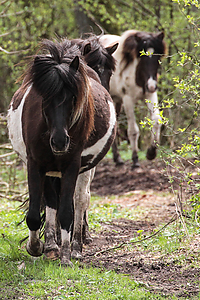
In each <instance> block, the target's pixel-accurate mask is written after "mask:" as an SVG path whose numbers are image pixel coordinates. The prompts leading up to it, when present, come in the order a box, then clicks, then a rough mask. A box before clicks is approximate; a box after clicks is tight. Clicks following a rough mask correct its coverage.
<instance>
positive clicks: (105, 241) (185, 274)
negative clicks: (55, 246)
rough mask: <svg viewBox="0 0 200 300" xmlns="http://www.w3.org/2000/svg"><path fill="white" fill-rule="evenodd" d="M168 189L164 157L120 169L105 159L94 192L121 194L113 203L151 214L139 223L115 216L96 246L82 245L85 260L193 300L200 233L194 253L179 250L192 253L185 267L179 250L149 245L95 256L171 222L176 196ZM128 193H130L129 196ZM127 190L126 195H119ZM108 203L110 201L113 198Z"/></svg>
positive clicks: (198, 272) (96, 239)
mask: <svg viewBox="0 0 200 300" xmlns="http://www.w3.org/2000/svg"><path fill="white" fill-rule="evenodd" d="M130 192H131V196H130ZM169 192H170V184H169V182H168V178H167V176H166V173H165V171H164V170H163V164H162V162H160V161H154V162H152V163H149V162H142V165H141V168H139V169H136V170H131V164H130V163H128V162H127V163H126V164H125V165H124V166H122V167H120V168H116V167H115V165H114V164H113V163H112V162H111V161H109V160H103V161H102V162H101V164H100V165H99V166H98V167H97V170H96V174H95V178H94V180H93V183H92V193H94V194H97V195H101V196H106V195H110V194H112V195H116V197H115V199H113V197H112V202H115V203H118V204H120V205H121V206H122V207H131V208H133V207H138V206H140V207H142V208H144V207H145V210H146V215H145V216H143V218H142V219H141V220H138V221H132V220H127V219H116V220H114V221H112V222H110V223H106V224H104V223H102V229H101V232H100V233H98V234H96V233H93V234H92V236H93V242H92V244H90V245H89V246H85V247H84V249H83V254H84V259H83V262H84V263H86V264H91V263H92V265H93V266H97V267H104V268H106V269H108V270H109V269H112V270H115V271H116V272H120V273H124V274H130V275H132V276H133V278H134V280H136V281H138V282H140V283H142V284H144V285H145V286H148V287H149V289H150V290H153V291H157V292H161V293H162V294H164V295H170V294H175V295H176V296H178V297H185V298H187V299H189V298H191V299H194V297H195V296H197V295H198V293H199V284H200V282H199V278H200V268H196V267H193V259H195V257H197V255H198V251H199V244H200V239H198V237H197V239H196V240H195V241H193V244H191V251H190V252H189V253H187V254H186V253H184V251H185V250H184V249H183V250H180V251H183V254H184V255H185V256H186V257H187V259H186V260H185V263H184V265H183V264H179V262H178V258H177V255H178V253H176V255H174V256H173V255H172V254H171V255H170V256H169V257H166V256H165V257H162V256H161V255H159V253H158V252H156V253H151V252H150V251H148V249H147V250H145V251H144V250H141V249H142V248H140V247H137V245H133V246H125V247H122V248H121V249H118V250H115V251H109V252H105V253H100V254H99V255H97V256H95V255H94V253H96V252H99V251H102V250H104V249H107V248H110V247H113V246H116V245H120V244H121V243H123V242H127V241H130V239H131V238H133V237H135V236H136V235H138V230H143V233H144V234H145V235H146V236H148V235H150V234H152V232H153V230H154V229H155V227H156V226H157V225H158V224H163V223H167V222H168V221H169V220H170V219H171V218H172V216H173V215H174V213H175V204H174V199H173V196H172V194H169ZM126 193H129V195H128V196H126ZM122 194H123V195H124V194H125V196H124V197H119V195H122ZM103 201H111V200H109V197H108V198H107V199H105V200H103ZM179 254H181V253H179Z"/></svg>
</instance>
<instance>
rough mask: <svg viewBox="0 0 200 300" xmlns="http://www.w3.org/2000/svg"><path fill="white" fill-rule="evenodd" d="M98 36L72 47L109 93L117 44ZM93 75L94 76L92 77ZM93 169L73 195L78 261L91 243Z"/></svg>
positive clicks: (80, 179) (74, 254)
mask: <svg viewBox="0 0 200 300" xmlns="http://www.w3.org/2000/svg"><path fill="white" fill-rule="evenodd" d="M99 39H100V36H96V35H90V37H89V38H86V39H74V40H72V41H71V43H72V45H73V44H76V45H77V46H78V47H79V49H80V51H81V54H82V55H83V56H84V59H85V61H86V63H87V65H88V66H90V67H91V68H92V70H94V71H95V72H96V73H94V72H93V73H91V74H90V70H91V69H90V68H89V69H88V72H89V73H88V74H89V75H90V76H92V78H94V79H95V80H97V81H98V82H101V84H102V85H103V87H104V88H106V89H107V90H108V91H109V82H110V77H111V75H112V73H113V72H114V70H115V59H114V58H113V56H112V54H113V53H114V51H115V50H116V48H117V46H118V43H114V45H112V46H111V47H106V48H105V47H104V46H103V45H102V44H101V43H100V41H99ZM94 75H95V76H94ZM94 173H95V168H93V169H91V170H89V171H87V172H84V173H82V174H80V175H79V176H78V179H77V183H76V189H75V195H74V205H75V215H74V228H73V237H72V243H71V244H72V249H73V250H72V258H75V259H80V258H81V257H82V244H83V242H84V243H85V244H88V243H90V242H91V241H92V238H91V236H90V233H89V228H88V208H89V201H90V185H91V182H92V179H93V177H94Z"/></svg>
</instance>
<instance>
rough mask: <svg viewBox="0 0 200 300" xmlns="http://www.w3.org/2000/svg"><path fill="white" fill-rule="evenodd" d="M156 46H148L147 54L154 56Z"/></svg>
mask: <svg viewBox="0 0 200 300" xmlns="http://www.w3.org/2000/svg"><path fill="white" fill-rule="evenodd" d="M154 51H155V50H154V48H148V49H147V55H148V56H149V57H152V55H153V54H154Z"/></svg>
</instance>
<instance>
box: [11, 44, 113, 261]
mask: <svg viewBox="0 0 200 300" xmlns="http://www.w3.org/2000/svg"><path fill="white" fill-rule="evenodd" d="M43 52H44V53H42V54H40V55H36V56H35V58H34V60H33V62H32V64H31V65H30V68H29V70H28V74H27V78H28V79H29V80H24V82H23V84H22V86H21V87H20V88H19V90H18V91H17V92H16V93H15V95H14V96H13V99H12V101H11V104H10V108H9V111H8V128H9V137H10V140H11V142H12V145H13V148H14V149H15V151H16V152H17V153H19V155H20V157H21V158H22V159H23V161H25V162H26V163H27V171H28V187H29V210H28V214H27V218H26V222H27V225H28V228H29V240H28V243H27V251H28V252H29V253H30V254H31V255H33V256H39V255H41V254H42V253H43V252H44V251H45V249H46V252H47V253H48V252H50V253H51V255H52V253H55V254H54V255H52V256H53V257H54V256H55V257H57V253H58V251H59V249H58V245H57V241H56V232H55V230H56V226H57V224H56V223H57V219H58V221H59V224H60V227H61V249H60V251H59V252H60V258H61V263H62V264H64V265H71V261H70V258H71V249H70V232H71V230H72V226H73V218H74V216H73V213H74V209H73V206H74V205H73V197H74V191H75V186H76V182H77V178H78V175H79V174H81V173H83V172H86V171H89V170H90V169H92V168H94V167H95V166H96V164H97V163H98V162H99V161H100V160H101V159H102V158H103V157H104V156H105V154H106V153H107V151H108V149H109V147H110V145H111V143H112V141H113V139H114V136H115V130H116V117H115V110H114V105H113V102H112V99H111V98H110V95H109V94H108V92H107V91H106V89H104V88H103V87H102V85H101V84H100V83H98V81H97V80H94V79H93V78H92V77H90V76H88V74H89V73H91V72H92V70H90V72H88V68H89V67H88V66H87V65H86V64H85V62H84V61H83V59H82V56H81V55H80V50H79V49H78V47H77V46H76V45H74V46H72V45H71V42H70V41H68V40H64V41H63V42H61V43H58V42H52V41H49V40H46V41H44V42H43ZM49 176H53V177H54V179H55V177H57V176H58V177H61V186H60V187H59V189H58V190H56V185H55V186H54V185H53V184H52V181H51V180H50V177H49ZM58 196H59V206H58V199H57V197H58ZM42 197H44V198H45V201H46V207H47V210H46V220H47V221H46V222H47V223H48V224H46V225H47V227H46V228H45V231H46V232H45V234H46V240H47V241H45V245H43V243H42V241H41V240H40V238H39V231H40V225H41V216H40V205H41V201H42ZM48 235H50V240H52V237H53V240H54V243H51V245H50V244H49V243H48V241H49V238H48ZM50 248H51V249H50ZM72 251H73V247H72Z"/></svg>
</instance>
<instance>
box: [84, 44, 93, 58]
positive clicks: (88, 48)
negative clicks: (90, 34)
mask: <svg viewBox="0 0 200 300" xmlns="http://www.w3.org/2000/svg"><path fill="white" fill-rule="evenodd" d="M90 51H91V44H90V43H87V44H86V45H85V46H84V49H83V56H85V55H86V54H88V53H89V52H90Z"/></svg>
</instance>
